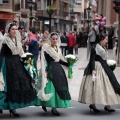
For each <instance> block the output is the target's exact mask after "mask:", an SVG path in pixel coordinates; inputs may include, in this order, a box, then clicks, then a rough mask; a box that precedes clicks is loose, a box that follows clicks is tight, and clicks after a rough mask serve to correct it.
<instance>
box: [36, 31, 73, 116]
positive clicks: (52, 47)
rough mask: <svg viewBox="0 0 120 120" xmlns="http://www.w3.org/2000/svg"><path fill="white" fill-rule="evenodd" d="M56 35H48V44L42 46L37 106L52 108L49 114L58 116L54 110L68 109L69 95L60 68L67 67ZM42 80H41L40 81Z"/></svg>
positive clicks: (54, 33)
mask: <svg viewBox="0 0 120 120" xmlns="http://www.w3.org/2000/svg"><path fill="white" fill-rule="evenodd" d="M58 37H59V36H58V34H57V33H56V32H53V33H51V34H50V44H45V45H43V46H42V50H41V75H42V77H39V79H38V82H37V87H36V88H37V91H38V94H37V96H38V97H37V103H36V105H37V106H44V107H52V109H51V112H52V114H53V115H55V116H60V113H59V112H58V111H57V109H56V108H66V107H70V106H71V104H70V99H71V97H70V93H69V88H68V82H67V78H66V75H65V72H64V70H63V68H62V66H61V64H62V65H65V66H68V63H67V62H65V61H64V59H63V57H62V53H61V50H60V48H59V46H58V44H57V43H58ZM45 61H46V62H45ZM41 78H42V79H41Z"/></svg>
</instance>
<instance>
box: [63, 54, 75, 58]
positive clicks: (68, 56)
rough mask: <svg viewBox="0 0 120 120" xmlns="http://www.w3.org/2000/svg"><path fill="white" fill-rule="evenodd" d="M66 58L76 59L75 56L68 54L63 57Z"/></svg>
mask: <svg viewBox="0 0 120 120" xmlns="http://www.w3.org/2000/svg"><path fill="white" fill-rule="evenodd" d="M68 58H71V59H76V56H75V55H72V54H69V55H66V56H65V59H68Z"/></svg>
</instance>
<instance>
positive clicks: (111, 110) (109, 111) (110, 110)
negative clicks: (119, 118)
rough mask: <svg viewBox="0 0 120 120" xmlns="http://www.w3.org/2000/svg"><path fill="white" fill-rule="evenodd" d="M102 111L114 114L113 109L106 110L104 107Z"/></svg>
mask: <svg viewBox="0 0 120 120" xmlns="http://www.w3.org/2000/svg"><path fill="white" fill-rule="evenodd" d="M104 110H105V111H106V112H108V113H112V112H115V110H114V109H108V108H107V107H104Z"/></svg>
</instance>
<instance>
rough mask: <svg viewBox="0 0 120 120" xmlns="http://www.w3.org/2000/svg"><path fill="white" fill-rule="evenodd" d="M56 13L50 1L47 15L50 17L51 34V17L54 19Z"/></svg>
mask: <svg viewBox="0 0 120 120" xmlns="http://www.w3.org/2000/svg"><path fill="white" fill-rule="evenodd" d="M54 11H55V8H54V6H53V5H51V0H50V1H49V5H48V7H47V13H48V15H49V32H51V17H52V14H53V13H54Z"/></svg>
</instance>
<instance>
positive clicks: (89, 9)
mask: <svg viewBox="0 0 120 120" xmlns="http://www.w3.org/2000/svg"><path fill="white" fill-rule="evenodd" d="M86 10H87V12H88V32H89V26H90V25H89V22H90V12H91V8H90V5H89V7H88V8H87V9H86Z"/></svg>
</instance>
